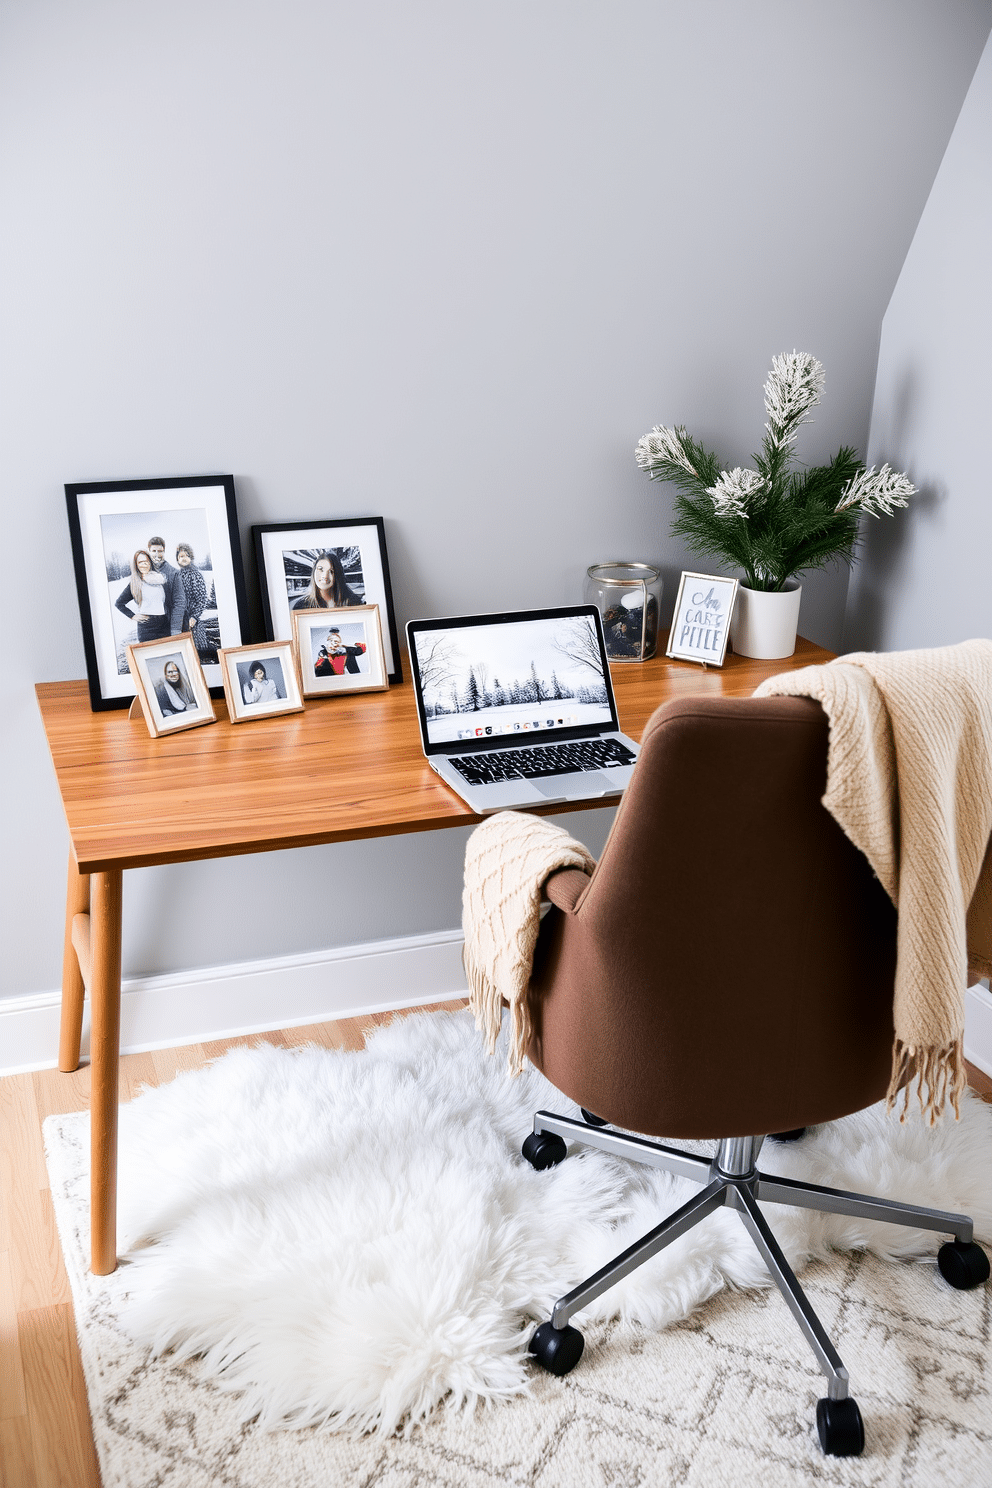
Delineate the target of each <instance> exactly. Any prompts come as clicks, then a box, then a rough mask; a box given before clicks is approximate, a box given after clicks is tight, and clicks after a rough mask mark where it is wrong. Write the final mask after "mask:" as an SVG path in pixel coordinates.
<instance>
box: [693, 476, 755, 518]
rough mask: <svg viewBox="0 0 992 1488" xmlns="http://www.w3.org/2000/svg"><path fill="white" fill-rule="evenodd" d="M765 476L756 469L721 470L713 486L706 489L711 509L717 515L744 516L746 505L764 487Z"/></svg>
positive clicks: (746, 511)
mask: <svg viewBox="0 0 992 1488" xmlns="http://www.w3.org/2000/svg"><path fill="white" fill-rule="evenodd" d="M765 484H766V482H765V477H764V476H763V475H759V474H758V472H757V471H756V470H742V469H741V467H740V466H739V465H738V466H737V467H736V468H735V469H734V470H721V472H720V474H719V476H718V477H717V482H716V485H715V486H707V488H706V491H707V494H708V495H709V496H712V498H713V510H714V511H715V512H716V514H717V516H718V517H744V518H746V517H747V515H748V506H749V504H750V503H751V502H753V500H754V498H755V497H756V496H757V495H758V494H759V493H760V492H761V491H763V490H764V489H765Z"/></svg>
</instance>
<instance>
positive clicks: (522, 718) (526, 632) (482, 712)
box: [416, 615, 611, 744]
mask: <svg viewBox="0 0 992 1488" xmlns="http://www.w3.org/2000/svg"><path fill="white" fill-rule="evenodd" d="M416 648H417V664H418V668H419V671H420V682H421V689H422V692H423V699H424V712H425V714H426V717H427V728H428V735H429V738H430V742H431V743H432V744H440V743H447V742H448V741H449V740H466V739H474V738H484V737H487V736H489V735H493V736H495V735H504V734H518V735H519V734H523V733H532V732H543V731H545V730H549V729H558V728H576V727H580V726H582V725H584V724H603V723H607V724H608V723H609V722H610V719H611V713H610V703H609V697H608V694H607V691H606V684H605V681H604V677H603V663H602V657H601V655H600V649H599V640H598V638H597V635H596V631H595V627H594V625H593V623H592V621H590V620H589V619H587V618H586V617H585V616H581V615H580V616H575V617H570V618H557V619H548V620H529V621H523V622H520V621H518V622H512V621H511V622H506V623H503V624H496V625H470V626H464V627H452V628H451V629H450V630H430V631H426V632H423V631H422V632H420V633H418V635H417V637H416Z"/></svg>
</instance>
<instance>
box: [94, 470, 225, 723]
mask: <svg viewBox="0 0 992 1488" xmlns="http://www.w3.org/2000/svg"><path fill="white" fill-rule="evenodd" d="M65 493H66V502H67V506H68V513H69V531H70V536H71V539H72V556H73V563H74V566H75V573H76V589H77V594H78V598H79V612H80V619H81V621H82V628H83V649H84V652H85V655H86V669H87V676H88V680H89V689H90V704H91V706H92V708H93V709H94V710H95V711H99V710H102V709H107V708H124V707H127V706H128V704H129V703H130V702H131V700H132V698H133V697H134V696H135V693H136V685H135V678H134V676H133V675H132V670H131V664H130V660H129V650H128V648H129V647H134V646H140V645H144V644H146V643H148V642H150V641H157V640H162V639H165V638H166V637H168V636H178V635H183V634H186V633H188V634H189V635H190V637H191V640H192V645H193V647H194V650H195V652H196V656H197V660H198V664H199V665H200V666H202V668H203V671H204V675H205V677H206V681H207V685H208V687H213V688H215V689H218V690H219V689H220V687H221V686H222V678H221V669H220V664H219V652H220V650H221V648H222V647H225V646H237V645H240V644H241V642H242V641H243V640H244V635H245V630H246V628H247V605H246V600H245V587H244V574H243V571H242V564H241V544H240V538H239V534H238V519H237V507H236V503H235V495H234V477H233V476H230V475H211V476H177V477H174V478H162V479H155V480H134V481H89V482H84V483H79V484H74V485H67V486H66V488H65Z"/></svg>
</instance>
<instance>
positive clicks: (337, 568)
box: [251, 517, 403, 682]
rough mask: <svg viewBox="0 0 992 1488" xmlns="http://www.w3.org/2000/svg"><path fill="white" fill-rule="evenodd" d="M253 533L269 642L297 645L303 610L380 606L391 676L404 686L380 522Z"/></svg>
mask: <svg viewBox="0 0 992 1488" xmlns="http://www.w3.org/2000/svg"><path fill="white" fill-rule="evenodd" d="M251 531H252V538H253V541H254V545H255V560H256V562H257V564H258V583H259V587H260V589H261V591H262V608H263V612H264V615H265V634H266V636H267V637H268V639H269V640H272V641H288V640H292V641H294V642H295V636H294V633H293V618H292V617H293V614H294V612H295V611H298V610H318V609H323V610H331V609H333V610H339V609H344V608H349V607H354V606H356V605H372V604H374V605H378V606H379V615H380V618H381V621H382V644H383V650H384V652H385V659H386V673H387V675H388V678H389V681H390V682H402V681H403V670H402V665H401V663H400V649H399V644H398V641H397V637H396V620H395V617H394V615H393V591H392V588H391V587H390V583H389V561H388V559H387V557H386V532H385V527H384V524H383V520H382V518H381V517H335V518H331V519H329V520H327V521H317V522H269V523H266V524H264V525H261V526H256V527H253V528H252V529H251Z"/></svg>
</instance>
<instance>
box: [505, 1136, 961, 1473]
mask: <svg viewBox="0 0 992 1488" xmlns="http://www.w3.org/2000/svg"><path fill="white" fill-rule="evenodd" d="M566 1139H567V1140H569V1141H575V1142H581V1143H583V1144H584V1145H586V1146H589V1147H597V1148H599V1149H600V1150H601V1151H603V1152H609V1153H612V1154H613V1155H614V1156H617V1157H629V1158H631V1159H633V1160H634V1161H635V1162H641V1163H647V1164H648V1165H649V1166H651V1167H655V1168H662V1169H664V1170H665V1171H666V1172H669V1173H674V1174H676V1175H677V1176H678V1177H680V1178H691V1179H692V1180H693V1182H695V1183H699V1184H702V1185H703V1187H702V1191H701V1192H700V1193H698V1194H696V1195H694V1196H693V1197H692V1198H691V1199H689V1201H688V1202H687V1203H685V1204H683V1205H682V1207H681V1208H680V1209H677V1210H676V1211H675V1213H674V1214H671V1215H669V1216H668V1218H667V1219H665V1220H663V1221H662V1222H661V1224H659V1225H656V1226H655V1228H654V1229H653V1230H651V1231H649V1233H648V1234H646V1235H644V1236H643V1237H642V1239H640V1240H638V1241H636V1242H635V1243H634V1244H633V1245H631V1246H628V1248H627V1249H626V1250H625V1251H624V1252H623V1253H622V1254H621V1255H618V1256H617V1257H616V1259H615V1260H613V1261H610V1262H609V1263H608V1264H607V1265H605V1266H603V1267H602V1268H601V1269H600V1270H599V1271H597V1272H596V1273H595V1275H593V1276H590V1277H588V1278H587V1280H585V1281H583V1282H581V1283H580V1284H579V1285H578V1286H577V1287H573V1289H572V1290H571V1291H570V1292H567V1293H566V1294H565V1296H564V1297H561V1298H559V1300H558V1301H557V1302H556V1303H555V1306H554V1309H553V1311H552V1314H551V1320H550V1323H544V1324H542V1325H541V1327H540V1328H539V1329H538V1330H537V1333H535V1335H534V1339H533V1340H532V1347H531V1351H532V1352H533V1353H535V1354H536V1356H537V1358H538V1362H539V1363H542V1364H543V1365H544V1367H545V1368H548V1369H550V1371H551V1372H552V1373H554V1374H565V1373H567V1372H568V1370H570V1369H572V1368H574V1366H575V1364H577V1363H578V1360H579V1356H580V1355H581V1352H582V1339H581V1334H579V1333H578V1332H577V1330H576V1329H574V1328H571V1327H569V1319H570V1318H571V1317H572V1316H573V1315H574V1314H575V1313H576V1312H578V1311H579V1309H580V1308H582V1307H584V1306H586V1304H587V1303H589V1302H592V1301H593V1300H594V1298H596V1297H598V1296H600V1295H601V1294H602V1293H603V1292H605V1291H607V1290H608V1289H609V1288H610V1287H611V1286H613V1285H614V1284H615V1283H616V1282H618V1281H620V1280H621V1279H622V1278H623V1277H625V1276H628V1275H629V1274H630V1273H631V1272H632V1271H634V1270H636V1269H637V1267H638V1266H641V1265H643V1264H644V1262H645V1261H647V1260H650V1258H651V1257H652V1256H654V1255H657V1254H658V1252H659V1251H661V1250H664V1249H665V1247H666V1246H667V1245H671V1243H672V1241H673V1240H677V1239H678V1237H679V1236H680V1235H684V1234H686V1233H687V1232H688V1231H689V1230H691V1229H692V1228H693V1227H694V1226H695V1225H697V1224H699V1222H700V1220H702V1219H705V1218H706V1216H707V1215H708V1214H712V1213H713V1211H714V1210H715V1209H719V1208H722V1207H724V1206H726V1207H727V1208H730V1209H736V1211H737V1213H738V1214H739V1215H740V1217H741V1220H742V1222H743V1224H744V1227H745V1229H746V1230H747V1231H748V1233H749V1234H750V1236H751V1239H752V1240H753V1241H754V1243H755V1245H756V1246H757V1248H758V1251H759V1253H760V1254H761V1256H762V1259H763V1260H764V1262H765V1265H766V1266H767V1267H768V1269H769V1271H770V1272H771V1274H772V1277H773V1279H774V1281H775V1283H776V1285H777V1286H778V1288H779V1290H780V1291H781V1293H782V1295H783V1297H784V1298H785V1300H786V1302H787V1303H788V1305H789V1308H790V1310H791V1312H792V1315H793V1317H794V1318H795V1319H796V1322H797V1323H798V1324H799V1327H800V1329H801V1331H802V1333H803V1336H804V1337H805V1339H806V1341H807V1343H808V1344H809V1346H810V1348H811V1349H812V1350H813V1353H814V1355H815V1356H816V1360H817V1363H818V1364H819V1366H820V1369H821V1370H822V1371H823V1373H824V1374H825V1375H826V1377H827V1399H826V1401H821V1402H820V1406H821V1407H823V1409H822V1410H821V1409H818V1412H817V1417H818V1426H819V1428H820V1439H821V1443H822V1444H823V1447H824V1451H826V1452H829V1453H831V1454H832V1455H838V1456H852V1455H857V1453H858V1452H860V1451H861V1449H862V1446H863V1443H864V1433H863V1429H862V1428H861V1426H860V1413H859V1412H858V1410H857V1407H856V1405H855V1403H854V1401H853V1400H851V1401H850V1405H849V1407H843V1406H840V1405H839V1402H841V1401H847V1400H848V1399H849V1395H848V1389H849V1376H848V1372H847V1370H846V1369H845V1367H844V1364H843V1362H842V1360H841V1358H840V1355H839V1354H838V1353H837V1350H836V1349H835V1348H834V1346H833V1344H832V1343H831V1341H830V1339H829V1337H828V1336H827V1334H826V1332H825V1330H824V1328H823V1325H822V1323H821V1322H820V1320H819V1318H818V1317H817V1315H816V1313H815V1312H814V1311H813V1309H812V1307H811V1306H810V1304H809V1301H808V1299H807V1297H806V1294H805V1293H804V1291H803V1289H802V1287H801V1286H800V1285H799V1282H798V1281H797V1280H796V1276H795V1273H794V1271H793V1270H792V1267H791V1266H790V1265H789V1263H788V1261H787V1260H786V1259H785V1256H784V1255H783V1254H782V1250H781V1248H780V1246H779V1244H778V1241H777V1240H776V1239H775V1236H774V1235H773V1234H772V1231H771V1229H770V1227H769V1225H768V1222H767V1220H766V1219H765V1217H764V1215H763V1214H762V1212H761V1210H760V1209H759V1208H758V1200H759V1199H760V1200H763V1201H764V1202H766V1203H773V1204H795V1205H797V1206H799V1207H800V1208H804V1209H819V1210H824V1211H826V1212H827V1213H830V1214H847V1215H852V1216H855V1217H857V1218H860V1219H874V1220H878V1221H880V1222H882V1223H884V1224H899V1225H909V1226H912V1227H914V1228H918V1229H924V1230H936V1231H939V1232H941V1233H944V1234H949V1235H952V1236H953V1237H954V1241H953V1242H952V1243H951V1244H948V1245H945V1246H944V1247H943V1248H942V1251H941V1255H940V1257H939V1260H940V1269H941V1272H942V1274H943V1275H944V1276H945V1278H946V1279H947V1280H948V1281H950V1283H951V1285H952V1286H957V1287H959V1288H964V1287H971V1286H977V1285H979V1284H980V1283H981V1282H982V1281H984V1280H986V1279H987V1277H988V1275H989V1263H988V1258H987V1256H986V1255H985V1252H984V1251H983V1250H982V1249H981V1247H980V1246H978V1245H976V1244H975V1242H974V1229H973V1224H972V1221H971V1219H970V1218H969V1217H968V1216H967V1215H965V1214H947V1213H944V1212H943V1211H941V1210H938V1209H924V1208H920V1207H919V1206H918V1205H915V1204H900V1203H896V1202H895V1201H893V1200H889V1199H878V1198H872V1197H871V1196H870V1195H868V1194H855V1193H847V1192H845V1191H844V1190H842V1189H837V1188H824V1187H822V1186H821V1185H820V1184H817V1183H800V1182H797V1181H796V1180H795V1179H792V1178H775V1177H770V1176H765V1175H764V1174H762V1173H761V1172H759V1170H758V1168H757V1166H756V1160H757V1157H758V1154H759V1152H760V1151H761V1145H762V1142H763V1141H764V1138H763V1137H727V1138H724V1139H723V1140H722V1141H721V1142H720V1143H719V1145H718V1147H717V1151H716V1155H715V1156H714V1157H712V1158H710V1157H703V1156H700V1155H697V1154H695V1153H690V1152H683V1151H682V1150H681V1149H680V1148H677V1147H667V1146H665V1145H664V1143H662V1142H653V1141H649V1140H648V1139H647V1138H645V1137H636V1136H630V1135H628V1134H627V1133H626V1132H619V1131H615V1130H613V1128H612V1127H609V1126H591V1125H589V1124H587V1123H586V1122H585V1121H578V1120H573V1119H572V1118H571V1117H568V1116H556V1115H553V1114H552V1113H551V1112H550V1111H538V1113H537V1115H536V1116H535V1117H534V1130H533V1133H532V1135H531V1136H529V1137H528V1138H527V1140H526V1141H525V1142H524V1147H523V1155H524V1156H525V1157H526V1158H527V1160H528V1161H529V1162H531V1163H532V1165H533V1166H534V1167H536V1168H544V1167H550V1166H553V1165H555V1164H556V1163H558V1162H560V1161H561V1160H562V1159H563V1158H564V1157H565V1156H566V1153H567V1148H566V1145H565V1142H566ZM944 1252H951V1253H952V1254H951V1256H950V1257H946V1256H945V1255H944ZM570 1335H574V1338H573V1337H570ZM576 1340H577V1342H576ZM542 1356H545V1357H542ZM834 1403H837V1404H834ZM855 1417H856V1424H855ZM831 1420H833V1421H834V1422H837V1421H840V1422H841V1423H842V1424H841V1427H839V1428H838V1427H836V1426H835V1427H831V1426H830V1422H831ZM824 1421H826V1423H827V1425H826V1427H825V1426H824V1425H823V1422H824ZM859 1432H860V1445H859V1444H858V1440H859V1438H858V1433H859ZM825 1438H826V1439H825ZM831 1441H832V1442H833V1445H830V1444H828V1443H829V1442H831ZM838 1443H839V1445H838Z"/></svg>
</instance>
